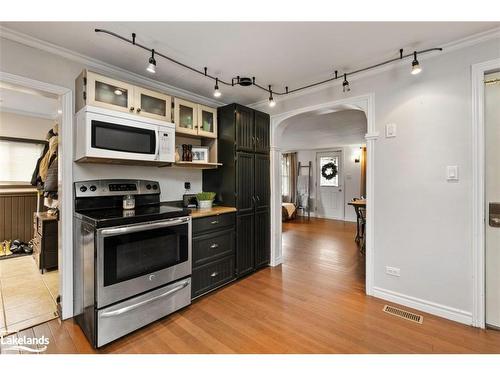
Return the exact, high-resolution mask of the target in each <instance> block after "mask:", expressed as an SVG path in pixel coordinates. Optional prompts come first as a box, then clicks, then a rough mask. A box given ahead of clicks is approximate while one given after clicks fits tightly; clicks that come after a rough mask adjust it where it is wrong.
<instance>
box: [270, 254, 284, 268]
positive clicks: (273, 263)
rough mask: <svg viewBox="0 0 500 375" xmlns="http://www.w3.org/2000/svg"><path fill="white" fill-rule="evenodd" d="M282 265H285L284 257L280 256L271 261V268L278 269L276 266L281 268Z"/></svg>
mask: <svg viewBox="0 0 500 375" xmlns="http://www.w3.org/2000/svg"><path fill="white" fill-rule="evenodd" d="M281 263H283V257H282V256H279V257H277V258H275V259H271V262H270V266H271V267H276V266H279V265H280V264H281Z"/></svg>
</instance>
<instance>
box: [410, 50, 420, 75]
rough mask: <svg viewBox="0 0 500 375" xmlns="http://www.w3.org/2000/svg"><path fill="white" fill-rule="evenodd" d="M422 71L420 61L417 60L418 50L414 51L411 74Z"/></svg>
mask: <svg viewBox="0 0 500 375" xmlns="http://www.w3.org/2000/svg"><path fill="white" fill-rule="evenodd" d="M421 71H422V68H421V67H420V64H419V63H418V60H417V51H414V52H413V61H412V63H411V74H413V75H415V74H418V73H420V72H421Z"/></svg>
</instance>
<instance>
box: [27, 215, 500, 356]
mask: <svg viewBox="0 0 500 375" xmlns="http://www.w3.org/2000/svg"><path fill="white" fill-rule="evenodd" d="M283 228H284V233H283V254H284V264H283V265H282V266H279V267H276V268H265V269H263V270H261V271H259V272H257V273H256V274H254V275H251V276H249V277H247V278H245V279H243V280H240V281H238V282H235V283H233V284H230V285H228V286H227V287H225V288H223V289H221V290H219V291H216V292H214V293H212V294H210V295H208V296H205V297H203V298H201V299H199V300H197V301H196V302H194V303H193V304H192V305H191V306H189V307H187V308H185V309H183V310H182V311H180V312H177V313H174V314H172V315H170V316H168V317H166V318H164V319H162V320H160V321H158V322H155V323H153V324H151V325H149V326H147V327H145V328H143V329H140V330H138V331H136V332H135V333H133V334H130V335H128V336H127V337H125V338H123V339H120V340H117V341H115V342H113V343H111V344H109V345H107V346H105V347H104V348H102V349H101V350H99V351H97V352H98V353H500V332H496V331H491V330H480V329H477V328H472V327H468V326H465V325H462V324H459V323H454V322H451V321H448V320H445V319H441V318H438V317H434V316H432V315H428V314H425V313H424V314H423V315H424V323H423V324H422V325H420V324H416V323H413V322H409V321H406V320H403V319H400V318H397V317H394V316H391V315H388V314H386V313H383V312H382V308H383V306H384V305H385V304H386V302H385V301H383V300H380V299H377V298H374V297H367V296H366V295H365V294H364V280H363V279H364V259H363V257H362V256H361V255H360V254H359V251H358V249H357V246H356V244H355V242H354V232H355V226H354V224H351V223H344V222H341V221H333V220H321V219H311V221H310V222H301V221H292V222H289V223H285V224H284V225H283ZM42 334H43V335H45V336H47V337H49V338H50V345H49V348H48V351H47V352H49V353H93V352H95V351H94V350H93V349H92V348H91V347H90V345H89V344H88V342H87V340H86V339H85V337H84V335H83V333H82V332H81V331H80V329H79V327H78V326H77V325H76V324H75V323H74V322H73V321H72V320H68V321H64V322H60V321H59V320H52V321H50V322H48V323H46V324H43V325H40V326H37V327H34V328H32V329H29V330H26V331H23V332H21V333H19V335H31V336H40V335H42Z"/></svg>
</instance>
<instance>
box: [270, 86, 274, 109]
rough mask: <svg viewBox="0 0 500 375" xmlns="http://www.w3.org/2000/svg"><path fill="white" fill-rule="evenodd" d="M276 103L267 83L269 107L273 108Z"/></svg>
mask: <svg viewBox="0 0 500 375" xmlns="http://www.w3.org/2000/svg"><path fill="white" fill-rule="evenodd" d="M275 105H276V101H275V100H274V98H273V90H271V85H269V107H271V108H273V107H274V106H275Z"/></svg>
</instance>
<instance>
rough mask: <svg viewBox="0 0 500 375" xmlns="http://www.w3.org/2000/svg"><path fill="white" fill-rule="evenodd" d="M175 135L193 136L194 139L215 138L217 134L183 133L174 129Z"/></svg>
mask: <svg viewBox="0 0 500 375" xmlns="http://www.w3.org/2000/svg"><path fill="white" fill-rule="evenodd" d="M175 136H176V137H184V138H191V139H192V138H194V139H217V136H208V135H203V134H189V133H183V132H180V131H175Z"/></svg>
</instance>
